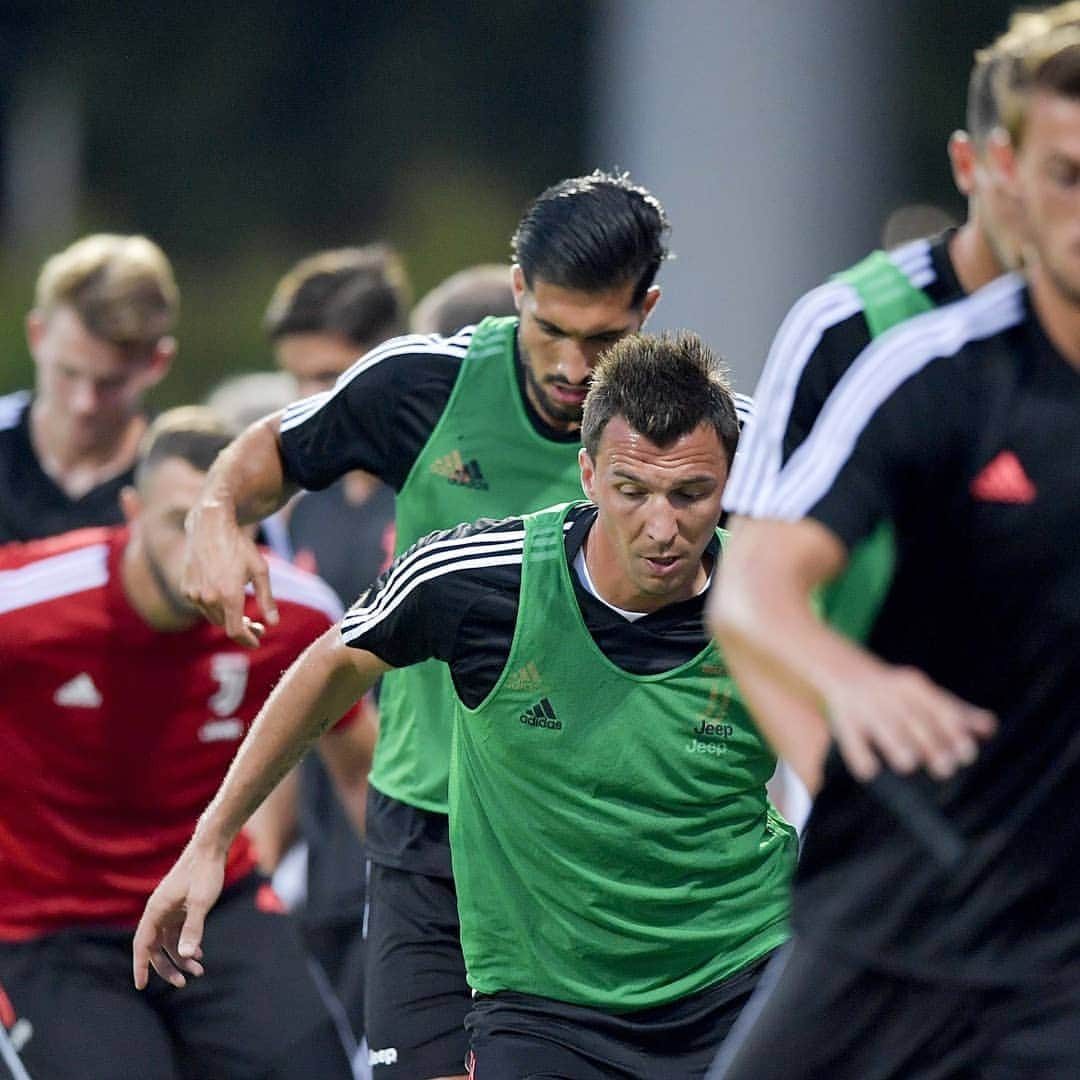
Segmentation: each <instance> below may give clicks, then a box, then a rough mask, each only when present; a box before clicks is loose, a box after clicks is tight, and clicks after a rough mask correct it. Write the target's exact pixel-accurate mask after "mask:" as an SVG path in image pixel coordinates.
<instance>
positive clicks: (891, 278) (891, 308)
mask: <svg viewBox="0 0 1080 1080" xmlns="http://www.w3.org/2000/svg"><path fill="white" fill-rule="evenodd" d="M833 280H834V281H844V282H847V284H848V285H850V286H851V287H852V288H853V289H854V290H855V291H856V292H857V293H858V294H859V298H860V299H861V300H862V302H863V313H864V315H865V316H866V323H867V325H868V326H869V327H870V335H871V337H877V336H878V335H879V334H883V333H885V331H886V330H888V329H890V328H891V327H893V326H896V324H897V323H902V322H904V321H905V320H906V319H910V318H911V317H912V316H914V315H921V314H922V313H923V312H924V311H932V310H933V307H934V305H933V303H932V302H931V300H930V298H929V297H928V296H927V295H926V293H924V292H923V291H922V289H918V288H916V287H915V286H914V285H912V284H911V281H910V280H909V279H908V276H907V275H906V274H905V273H904V272H903V271H902V270H900V269H899V268H898V267H897V266H896V264H895V263H894V262H893V261H892V259H890V258H889V256H888V255H886V254H885V252H884V251H874V252H871V253H870V254H869V255H867V256H866V258H865V259H863V260H862V261H861V262H857V263H856V264H855V265H854V266H852V267H850V268H849V269H847V270H844V271H842V272H841V273H839V274H835V275H834V276H833Z"/></svg>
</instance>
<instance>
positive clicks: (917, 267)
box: [886, 237, 933, 278]
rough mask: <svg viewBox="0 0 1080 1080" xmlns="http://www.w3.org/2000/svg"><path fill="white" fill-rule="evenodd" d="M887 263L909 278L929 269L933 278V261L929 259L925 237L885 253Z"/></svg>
mask: <svg viewBox="0 0 1080 1080" xmlns="http://www.w3.org/2000/svg"><path fill="white" fill-rule="evenodd" d="M886 255H888V256H889V261H890V262H891V263H892V264H893V266H895V267H896V268H897V270H900V271H902V272H903V273H904V274H906V275H907V276H908V277H909V278H911V277H913V276H914V275H915V274H919V273H921V272H923V271H925V270H926V269H928V268H929V269H930V271H931V277H933V260H932V259H931V258H930V241H929V240H927V239H926V238H925V237H921V238H920V239H918V240H912V241H910V242H909V243H906V244H901V245H900V246H899V247H896V248H893V249H892V251H887V252H886Z"/></svg>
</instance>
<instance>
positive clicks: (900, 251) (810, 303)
mask: <svg viewBox="0 0 1080 1080" xmlns="http://www.w3.org/2000/svg"><path fill="white" fill-rule="evenodd" d="M954 235H955V230H954V229H949V230H947V231H945V232H943V233H941V234H939V235H938V236H935V237H933V238H931V239H922V240H913V241H911V242H910V243H908V244H904V245H902V246H901V247H898V248H896V249H894V250H893V251H890V252H889V253H888V256H889V259H890V260H891V261H892V263H893V265H894V266H895V267H896V269H897V270H899V271H900V272H901V273H903V274H904V275H905V277H906V278H907V279H908V281H909V282H910V284H911V287H912V288H913V289H919V290H921V291H922V292H923V293H924V294H925V296H926V298H927V299H928V300H929V301H930V302H931V303H932V304H934V305H935V306H941V305H942V304H948V303H952V302H953V301H954V300H959V299H961V298H962V297H963V296H964V290H963V288H962V287H961V285H960V281H959V279H958V278H957V276H956V269H955V268H954V267H953V264H952V259H951V258H950V257H949V242H950V241H951V240H952V238H953V236H954ZM870 341H871V333H870V327H869V326H868V324H867V320H866V315H865V309H864V300H863V297H862V296H860V294H859V293H858V291H857V290H856V289H854V288H853V287H852V286H851V285H850V284H848V283H847V282H844V281H840V280H836V279H833V280H831V281H828V282H826V283H825V284H824V285H820V286H818V287H817V288H816V289H813V290H812V291H811V292H809V293H807V294H806V295H805V296H803V297H802V298H801V299H800V300H799V301H798V302H797V303H796V304H795V305H794V306H793V307H792V309H791V311H790V313H789V314H788V315H787V317H786V318H785V320H784V323H783V325H782V326H781V327H780V329H779V331H778V332H777V334H776V338H775V340H774V341H773V343H772V346H771V348H770V349H769V356H768V360H767V362H766V365H765V369H764V371H763V372H762V375H761V381H760V382H759V383H758V387H757V390H756V391H755V397H756V398H757V404H756V414H755V422H754V424H753V425H752V426H751V427H750V429H749V430H748V435H747V438H746V439H744V440H743V441H742V443H741V445H740V447H739V450H740V455H739V456H740V460H739V462H738V467H737V468H735V469H734V470H733V473H732V477H731V481H730V482H729V484H728V485H727V488H726V490H725V491H724V509H725V510H727V511H728V512H729V513H732V514H744V515H747V516H751V517H760V516H763V515H762V514H761V513H760V509H759V506H758V503H759V500H762V499H764V497H765V493H766V491H767V490H768V487H769V485H771V484H772V483H773V482H774V480H775V476H776V472H777V470H779V469H780V468H781V467H782V465H783V464H784V463H785V462H787V460H788V459H789V458H790V457H791V455H792V454H793V453H794V452H795V451H796V450H797V449H798V448H799V446H800V445H801V444H802V442H803V440H804V439H805V438H806V436H807V435H808V434H809V433H810V429H811V428H812V427H813V426H814V421H815V420H816V419H817V417H818V413H820V412H821V407H822V405H824V404H825V401H826V399H827V398H828V396H829V394H831V393H832V391H833V388H834V387H835V386H836V384H837V383H838V382H839V381H840V379H841V378H842V377H843V375H844V373H845V372H846V371H847V370H848V368H849V367H850V366H851V364H852V363H853V362H854V360H855V358H856V357H857V356H858V355H859V354H860V353H861V352H862V351H863V349H865V348H866V346H867V345H869V344H870Z"/></svg>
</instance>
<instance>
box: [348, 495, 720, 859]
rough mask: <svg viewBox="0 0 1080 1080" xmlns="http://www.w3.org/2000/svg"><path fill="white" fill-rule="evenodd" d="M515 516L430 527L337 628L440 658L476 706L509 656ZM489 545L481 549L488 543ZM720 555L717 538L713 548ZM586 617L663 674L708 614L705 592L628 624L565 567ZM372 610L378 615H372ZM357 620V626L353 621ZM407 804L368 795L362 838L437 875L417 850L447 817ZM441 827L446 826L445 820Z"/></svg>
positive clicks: (575, 525)
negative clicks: (477, 545)
mask: <svg viewBox="0 0 1080 1080" xmlns="http://www.w3.org/2000/svg"><path fill="white" fill-rule="evenodd" d="M595 520H596V507H595V506H593V505H591V504H589V503H582V504H580V506H577V507H575V508H574V509H573V510H572V511H571V516H570V518H569V521H570V522H571V523H572V524H571V527H570V528H569V529H568V530H567V533H566V557H567V560H568V562H569V563H571V564H572V563H573V561H574V560H575V559H576V557H577V554H578V552H579V551H580V549H581V545H582V543H583V541H584V539H585V535H586V534H587V533H588V531H589V528H590V526H591V525H592V523H593V522H594V521H595ZM478 534H483V535H485V536H487V537H491V536H495V535H499V534H506V535H507V538H508V539H507V543H506V544H505V545H504V544H502V543H500V544H499V552H500V554H499V559H498V560H497V561H494V565H483V566H477V565H476V563H477V561H478V560H476V559H475V558H471V557H470V556H469V555H468V552H469V550H470V545H469V544H468V539H469V538H470V537H473V536H476V535H478ZM523 534H524V530H523V525H522V521H521V518H519V517H516V518H507V519H505V520H503V521H480V522H476V523H475V524H469V525H460V526H458V527H457V528H455V529H450V530H447V531H444V532H437V533H432V534H431V535H430V536H426V537H424V538H423V539H421V540H420V541H418V542H417V543H416V544H414V545H413V547H411V548H409V549H408V550H407V551H405V552H404V553H402V554H401V555H400V556H399V557H398V558H397V559H396V560H395V561H394V564H393V565H392V566H391V567H390V569H389V570H388V571H387V572H386V573H385V574H384V575H383V576H382V577H380V578H379V580H378V581H377V582H376V583H375V585H373V586H372V588H371V589H369V590H368V592H367V593H365V594H364V596H362V597H361V598H360V600H358V601H357V603H356V605H355V606H354V607H353V609H352V610H351V611H349V612H347V613H346V615H345V619H344V621H343V623H342V631H343V634H344V635H345V638H346V640H347V641H348V642H349V644H350V645H353V646H355V647H356V648H361V649H367V650H369V651H370V652H373V653H375V655H376V656H379V657H380V658H381V659H383V660H385V661H386V662H387V663H389V664H392V665H394V666H395V667H405V666H406V665H408V664H413V663H417V662H418V661H420V660H426V659H429V658H432V657H434V658H437V659H440V660H444V661H446V663H447V664H449V666H450V672H451V675H452V677H453V680H454V686H455V688H456V689H457V692H458V694H459V696H460V697H461V699H462V701H463V702H464V703H465V704H466V705H467V706H469V707H474V706H476V705H478V704H479V703H480V702H481V701H483V699H484V698H485V697H486V696H487V694H488V693H489V692H490V691H491V689H492V688H493V687H494V686H495V683H496V682H497V681H498V678H499V675H500V674H501V672H502V669H503V667H504V666H505V664H506V660H507V657H508V656H509V654H510V645H511V642H512V640H513V636H514V627H515V625H516V620H517V604H518V593H519V590H520V586H521V555H522V549H523V545H524V541H523ZM448 540H449V541H460V542H462V543H461V546H462V548H463V555H462V557H460V558H454V557H452V554H450V553H452V552H453V550H454V545H453V544H451V545H450V546H449V547H448V548H447V549H446V553H447V554H448V555H449V557H447V558H446V559H445V561H443V562H442V563H441V564H440V565H439V566H438V568H437V570H436V572H435V573H434V574H431V575H430V576H429V572H424V573H416V572H414V570H413V567H414V565H415V562H416V560H415V559H413V558H411V556H412V555H413V554H414V553H415V552H417V551H418V550H421V549H423V548H425V547H428V546H429V545H431V544H433V543H437V542H444V541H448ZM487 546H488V545H487V544H486V543H485V548H487ZM709 550H710V551H711V552H712V554H713V555H714V557H715V555H716V552H717V550H718V547H717V545H716V542H715V541H713V546H711V547H710V549H709ZM571 578H572V580H573V582H574V591H575V594H576V596H577V600H578V603H579V605H580V606H581V610H582V614H583V616H584V618H585V624H586V626H587V627H588V629H589V632H590V633H591V634H592V636H593V638H594V639H595V640H596V643H597V645H598V646H599V647H600V649H601V651H602V652H603V653H604V654H605V655H606V656H608V657H609V658H610V659H611V660H612V661H613V662H614V663H615V664H616V665H617V666H618V667H621V668H623V669H625V670H627V671H631V672H633V673H635V674H639V675H649V674H655V673H657V672H662V671H668V670H670V669H672V668H674V667H677V666H678V665H680V664H683V663H686V662H687V661H689V660H690V659H692V658H693V657H694V656H696V655H697V654H698V653H699V652H701V650H702V649H703V648H704V647H705V645H706V643H707V641H708V634H707V631H706V628H705V621H704V606H705V598H706V595H707V593H703V594H702V595H700V596H696V597H693V598H692V599H689V600H685V601H682V602H680V603H677V604H670V605H668V606H666V607H663V608H661V609H660V610H659V611H655V612H651V613H650V614H647V615H643V616H642V617H641V618H640V619H636V620H634V621H630V620H628V619H626V618H624V617H623V616H622V615H620V614H619V613H618V612H616V611H614V610H613V609H612V608H610V607H609V606H608V605H607V604H605V603H604V602H603V601H601V600H598V599H597V598H596V597H595V596H593V595H592V594H591V593H590V592H588V590H587V589H585V588H584V587H583V586H582V585H581V584H580V582H579V581H578V580H577V575H576V574H571ZM372 613H377V617H376V618H372ZM361 620H362V621H363V623H364V628H363V629H362V631H359V632H358V631H356V630H355V629H350V627H353V628H355V626H356V624H357V622H359V621H361ZM403 805H404V804H402V803H399V802H397V801H396V800H394V799H389V798H387V797H386V796H380V795H379V793H378V792H373V793H372V795H371V797H370V798H369V803H368V819H367V829H368V835H367V845H368V852H369V856H371V857H372V858H373V859H374V861H376V862H379V863H383V864H384V865H389V866H404V867H407V868H409V869H413V870H416V871H417V872H429V873H441V872H442V870H441V868H440V867H436V868H434V869H430V870H425V868H424V867H423V866H422V865H418V864H417V861H416V855H417V850H415V849H419V848H420V847H422V846H427V845H430V844H431V842H432V841H433V840H439V839H440V837H441V836H442V835H443V834H442V833H440V834H439V835H438V836H432V834H431V830H432V829H436V828H438V823H437V821H436V819H441V822H442V823H445V821H446V818H445V816H444V815H428V816H427V817H425V816H423V815H422V814H420V815H417V814H414V815H410V816H409V817H408V819H407V822H408V823H406V821H405V820H403V819H402V816H401V810H400V808H401V807H402V806H403ZM443 827H445V826H444V825H443Z"/></svg>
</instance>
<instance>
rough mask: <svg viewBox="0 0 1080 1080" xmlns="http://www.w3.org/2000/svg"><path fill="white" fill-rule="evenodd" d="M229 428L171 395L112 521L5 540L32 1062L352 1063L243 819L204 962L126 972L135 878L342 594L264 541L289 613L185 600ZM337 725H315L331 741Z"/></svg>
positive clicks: (11, 775) (226, 1067)
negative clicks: (172, 984) (267, 620)
mask: <svg viewBox="0 0 1080 1080" xmlns="http://www.w3.org/2000/svg"><path fill="white" fill-rule="evenodd" d="M228 437H229V436H228V432H227V429H226V428H225V426H224V425H223V424H222V423H221V422H220V421H219V420H218V419H217V418H216V417H215V416H214V415H213V414H212V413H209V412H208V411H206V410H203V409H199V408H182V409H177V410H173V411H171V412H167V413H164V414H162V416H160V417H159V418H158V420H157V421H156V422H155V424H154V425H153V426H152V427H151V428H150V430H149V432H148V433H147V434H146V436H145V439H144V443H143V445H142V450H141V452H140V458H139V464H138V467H137V470H136V477H135V486H134V487H127V488H124V489H123V491H122V493H121V501H122V504H123V512H124V517H125V519H126V522H127V524H126V525H124V526H114V527H111V528H101V529H83V530H78V531H76V532H72V533H66V534H63V535H61V536H57V537H53V538H50V539H47V540H37V541H33V542H31V543H26V544H9V545H5V546H3V547H0V800H2V802H3V805H4V807H5V811H4V824H3V828H0V983H2V984H3V986H4V988H5V989H6V991H7V993H8V995H9V996H10V998H11V1000H12V1003H13V1005H14V1007H15V1010H16V1011H17V1013H18V1015H19V1016H20V1017H21V1018H22V1019H23V1020H24V1021H25V1022H26V1023H27V1024H28V1025H29V1026H30V1030H31V1035H30V1037H29V1038H28V1039H26V1040H25V1042H24V1044H23V1046H22V1051H21V1052H22V1056H23V1058H24V1060H25V1062H26V1065H27V1067H28V1069H29V1070H30V1072H31V1074H32V1075H33V1076H34V1077H35V1078H38V1080H48V1078H50V1077H55V1078H57V1080H59V1078H61V1077H70V1076H73V1075H78V1076H80V1077H86V1078H97V1077H99V1078H101V1080H106V1078H107V1080H120V1078H123V1077H131V1078H132V1080H135V1078H139V1080H142V1078H145V1077H149V1076H153V1077H163V1078H164V1077H178V1076H181V1075H183V1076H222V1077H224V1076H228V1077H238V1078H239V1077H251V1078H255V1077H271V1076H272V1077H296V1078H300V1077H308V1076H312V1075H318V1076H331V1077H342V1078H348V1077H350V1076H351V1070H350V1067H349V1063H348V1056H347V1053H348V1052H347V1048H346V1045H345V1044H344V1042H343V1035H344V1034H347V1033H346V1032H342V1031H339V1028H338V1025H337V1024H336V1023H335V1022H334V1019H333V1017H332V1013H331V1011H330V1008H329V1007H328V1004H327V1001H326V1000H325V999H324V997H323V996H322V994H321V993H320V991H319V989H318V988H317V984H316V981H315V979H314V978H313V976H312V974H311V971H310V969H309V966H308V964H309V961H308V960H307V959H306V956H305V954H304V952H303V949H302V948H301V946H300V943H299V939H298V937H297V935H296V931H295V929H294V927H293V925H292V923H291V921H290V920H289V919H288V918H287V916H284V915H283V914H282V907H281V904H280V901H279V900H278V899H277V897H276V896H275V895H274V894H273V892H272V890H271V889H270V887H269V886H268V885H266V884H265V880H264V879H263V878H261V877H259V876H257V875H256V874H255V873H254V861H253V856H252V853H251V850H250V845H249V843H248V840H247V838H246V836H243V835H242V836H240V837H238V838H237V841H236V843H235V844H234V845H233V846H232V847H231V848H230V851H229V853H228V859H227V866H226V871H225V889H226V896H227V897H228V899H227V902H226V904H225V905H224V907H223V908H222V909H221V911H220V912H219V913H218V920H217V923H216V926H215V928H214V931H213V933H214V937H215V939H216V940H217V942H218V947H219V948H220V949H221V951H222V960H221V963H220V964H217V965H215V968H214V971H213V973H212V975H211V976H210V977H209V978H208V979H206V980H203V982H202V983H201V984H200V985H199V986H197V987H192V988H191V989H190V991H189V992H185V993H184V994H179V995H177V994H173V993H171V992H168V989H167V988H166V987H164V986H162V987H160V988H158V989H157V990H154V991H153V992H151V994H150V995H148V996H144V995H139V994H138V993H137V992H136V991H135V989H134V987H133V986H132V985H131V982H130V967H129V959H128V943H129V941H130V937H131V931H132V928H133V927H134V925H135V924H136V922H137V921H138V917H139V911H140V910H141V908H142V905H143V903H144V901H145V897H146V895H147V894H148V893H149V891H150V890H151V889H152V888H153V887H154V885H155V883H156V882H157V880H158V878H159V877H160V876H161V874H162V873H163V872H164V870H165V869H166V868H167V867H168V866H169V865H170V864H171V863H172V861H173V860H174V859H175V857H176V855H177V853H178V852H179V851H180V849H181V848H182V847H183V845H184V844H185V842H186V840H187V838H188V836H189V834H190V832H191V830H192V829H193V827H194V825H195V820H196V818H197V817H198V815H199V813H200V811H201V809H202V808H203V806H204V805H205V802H206V799H207V798H208V797H209V795H210V794H211V793H212V792H213V790H214V788H215V787H216V786H217V784H218V783H219V782H220V780H221V778H222V776H224V774H225V770H226V768H227V767H228V763H229V761H230V760H231V758H232V755H233V752H234V749H235V747H236V745H237V743H238V741H239V740H240V739H241V738H242V736H243V734H244V732H245V731H246V729H247V726H248V724H249V723H250V721H251V719H252V718H253V716H254V715H255V711H256V709H257V708H258V705H259V704H260V703H261V702H262V701H263V700H264V698H265V697H266V695H267V694H268V693H269V691H270V689H271V688H272V686H273V685H274V683H275V681H276V680H277V678H278V677H279V675H280V673H281V671H282V669H283V668H284V667H285V666H287V665H288V664H289V663H290V662H291V661H292V660H293V659H294V658H295V657H296V656H297V655H298V654H299V653H300V652H301V651H302V650H303V648H304V647H305V646H306V645H307V644H308V643H309V642H310V641H311V640H312V639H313V638H314V637H316V636H318V635H319V634H320V633H322V632H323V630H324V629H325V628H326V627H327V626H328V625H330V624H331V623H332V622H333V621H334V620H335V619H336V618H337V614H338V612H339V610H340V608H339V605H338V603H337V599H336V597H335V596H334V595H333V593H332V592H331V591H330V589H329V588H327V587H326V586H325V585H324V584H323V583H322V582H320V581H318V579H316V578H314V577H312V576H311V575H308V574H305V573H303V572H301V571H300V570H297V569H295V568H293V567H290V566H288V565H287V564H284V563H281V562H280V560H274V561H273V562H272V564H271V573H272V574H273V576H274V578H275V581H276V582H277V589H278V594H279V596H280V598H281V601H282V605H283V614H284V613H285V612H286V611H287V617H286V618H284V619H283V621H282V623H281V624H280V625H279V626H277V627H274V628H272V629H270V630H268V631H267V633H266V636H265V639H264V641H263V646H262V648H261V649H260V650H259V651H258V652H256V653H251V652H249V651H248V650H245V649H243V648H240V647H238V646H236V645H234V644H233V643H232V642H230V641H229V640H228V638H226V637H225V635H224V634H223V633H222V631H221V630H220V629H218V628H217V627H214V626H211V625H210V624H209V623H207V622H205V620H204V619H203V617H202V615H201V613H200V612H199V611H198V610H197V609H195V608H193V607H192V606H191V605H189V604H188V603H187V602H185V601H184V600H183V599H182V597H181V595H180V591H179V577H180V569H181V561H182V558H183V549H184V525H183V523H184V517H185V515H186V513H187V511H188V509H189V508H190V506H191V504H192V502H193V501H194V499H195V497H196V495H197V493H198V490H199V487H200V486H201V484H202V481H203V479H204V475H205V470H206V469H207V468H208V467H209V465H210V463H211V461H213V459H214V457H215V456H216V454H217V453H218V451H219V450H220V449H221V448H222V447H223V446H224V445H225V444H226V443H227V442H228ZM351 719H352V725H350V726H356V725H362V724H363V723H364V722H365V721H364V720H363V719H362V718H357V717H353V718H351ZM340 739H341V732H340V731H332V732H329V733H328V734H327V736H326V737H325V738H324V739H323V740H322V743H321V749H322V751H323V752H324V753H325V754H327V755H328V760H330V761H332V762H333V761H335V748H336V744H337V743H338V742H339V741H340ZM369 742H370V740H369ZM335 768H336V765H335Z"/></svg>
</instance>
